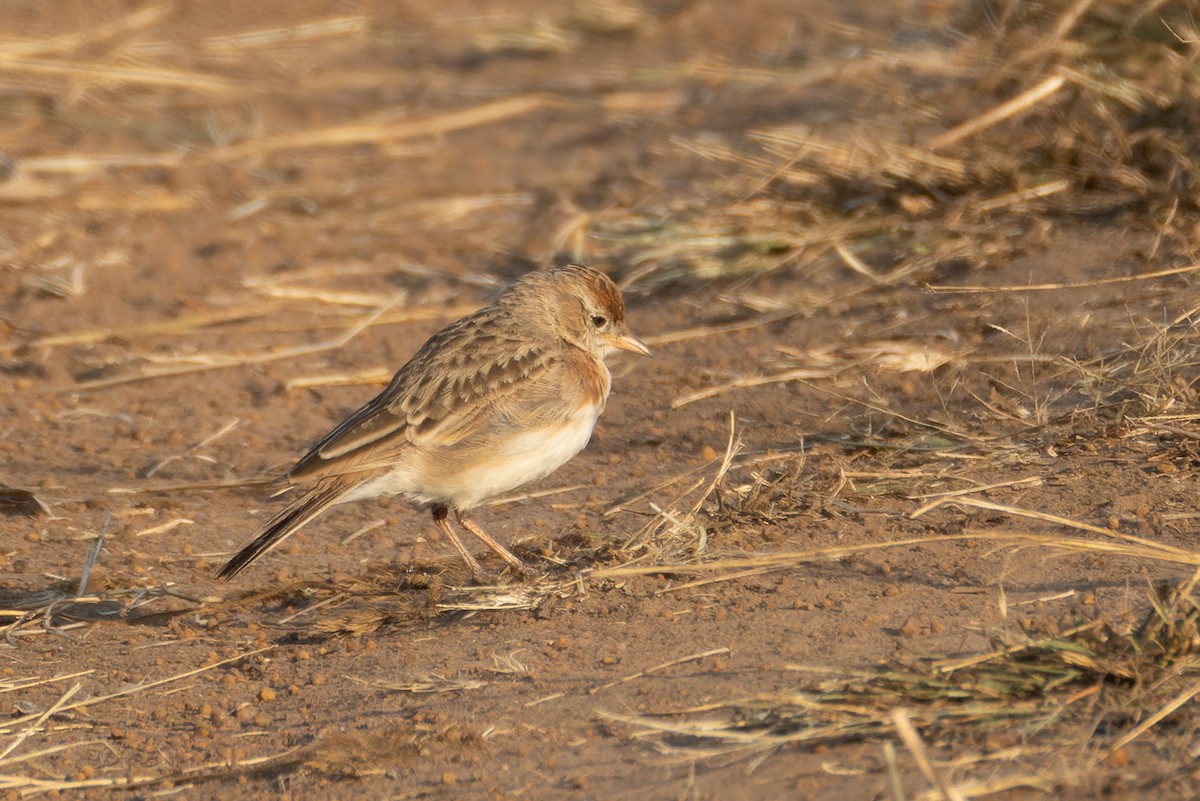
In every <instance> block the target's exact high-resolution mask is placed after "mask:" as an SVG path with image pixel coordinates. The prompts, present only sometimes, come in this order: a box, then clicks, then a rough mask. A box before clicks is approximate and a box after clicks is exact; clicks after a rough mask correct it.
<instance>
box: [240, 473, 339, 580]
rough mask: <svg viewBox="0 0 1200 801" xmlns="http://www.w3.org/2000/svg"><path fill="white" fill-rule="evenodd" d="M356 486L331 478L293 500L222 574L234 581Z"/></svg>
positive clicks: (337, 478) (243, 549) (264, 527)
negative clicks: (251, 565) (238, 575)
mask: <svg viewBox="0 0 1200 801" xmlns="http://www.w3.org/2000/svg"><path fill="white" fill-rule="evenodd" d="M351 487H353V484H347V483H346V482H345V481H342V480H340V478H339V477H332V478H327V479H325V480H324V481H322V482H320V483H319V484H317V486H315V487H314V488H313V489H311V490H309V491H308V492H306V493H305V494H304V496H303V497H301V498H299V499H297V500H295V501H293V502H292V503H291V504H289V505H288V507H287V508H286V509H284V510H283V511H282V512H280V513H279V514H277V515H275V516H274V517H272V518H271V519H270V520H269V521H268V522H267V524H266V525H265V526H263V527H262V530H261V531H259V533H258V534H257V535H255V537H254V539H252V540H251V541H250V542H248V543H247V544H246V545H245V546H244V547H243V548H242V549H241V550H240V551H238V552H237V554H236V555H235V556H234V557H233V558H232V559H230V560H229V561H228V562H226V563H225V567H223V568H221V572H220V573H218V574H217V575H219V576H220V577H221V578H223V579H231V578H233V577H234V576H236V575H237V574H238V573H241V572H242V571H243V570H244V569H245V568H246V567H247V566H248V565H249V564H250V563H251V562H253V561H254V560H255V559H257V558H258V557H260V556H262V555H263V554H265V553H266V552H267V551H269V550H271V549H272V548H274V547H275V546H276V545H278V544H279V543H281V542H283V541H284V540H285V539H287V538H288V537H290V536H291V535H292V534H294V533H295V532H297V531H299V530H300V529H301V528H302V527H303V526H304V525H306V524H307V523H308V521H310V520H312V519H313V518H314V517H316V516H317V515H319V514H321V512H324V511H325V510H326V509H328V508H329V507H330V506H332V505H333V504H335V503H337V501H338V499H339V498H341V497H342V496H343V495H345V494H346V492H347V491H348V490H349V489H350V488H351Z"/></svg>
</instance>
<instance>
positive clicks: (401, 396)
mask: <svg viewBox="0 0 1200 801" xmlns="http://www.w3.org/2000/svg"><path fill="white" fill-rule="evenodd" d="M616 349H622V350H629V351H633V352H635V353H641V354H644V355H649V354H650V350H649V349H648V348H647V347H646V345H645V344H644V343H643V342H642V341H641V340H640V339H638V338H637V337H635V336H634V335H633V334H631V333H629V330H628V329H627V328H626V327H625V304H624V302H623V301H622V300H621V292H620V290H618V289H617V287H616V285H615V284H613V282H612V281H611V280H609V278H608V277H607V276H605V275H604V274H603V273H601V272H599V271H598V270H594V269H592V268H590V267H581V266H578V265H570V266H567V267H559V268H557V269H554V270H550V271H548V272H544V273H530V274H529V275H526V276H525V277H523V278H522V279H521V280H519V281H517V282H516V283H515V284H513V285H512V286H511V287H509V288H508V289H507V290H505V292H504V293H503V294H501V295H500V297H499V298H498V299H497V300H496V302H495V303H493V304H492V305H490V306H486V307H484V308H482V309H480V310H479V311H477V312H475V313H474V314H472V315H469V316H467V317H464V318H463V319H461V320H459V321H458V322H456V323H452V324H451V325H449V326H447V327H446V328H443V329H442V330H441V331H439V332H438V333H436V334H434V335H433V336H432V337H431V338H430V339H429V341H428V342H426V343H425V344H424V345H423V346H422V347H421V349H420V350H419V351H417V353H416V355H414V356H413V357H412V359H410V360H409V361H408V363H407V364H405V365H404V366H403V367H401V368H400V371H399V372H397V373H396V375H395V376H394V377H393V378H392V381H391V383H390V384H388V386H387V389H385V390H384V391H383V392H381V393H380V394H379V395H378V396H376V397H375V398H374V399H373V400H372V401H370V402H369V403H367V404H366V405H365V406H363V407H362V408H361V409H359V410H358V411H356V412H354V413H353V414H352V415H350V416H349V417H348V418H346V420H345V421H344V422H343V423H342V424H341V425H339V426H338V427H337V428H335V429H333V430H332V431H330V432H329V433H328V434H327V435H326V436H325V437H324V438H323V439H322V440H321V441H320V442H318V443H317V444H316V445H314V446H313V448H312V450H310V451H309V452H308V453H306V454H305V455H304V457H303V458H301V459H300V461H298V462H296V464H295V466H294V467H292V469H291V470H290V471H289V472H288V474H287V475H286V476H285V477H284V478H282V479H280V481H279V482H278V485H277V486H278V492H277V493H276V494H283V493H287V492H292V491H295V490H300V489H303V487H305V486H306V487H307V489H304V494H303V495H301V496H300V497H298V498H297V499H296V500H294V501H293V502H292V503H291V505H289V506H288V507H287V508H286V509H284V510H283V511H281V512H280V513H279V514H277V515H275V516H274V517H273V518H271V519H270V520H269V521H268V522H267V523H266V525H264V526H263V527H262V529H261V530H260V531H259V532H258V533H257V534H255V536H254V538H253V539H252V540H251V541H250V542H249V543H248V544H247V545H246V546H245V547H243V548H242V550H240V551H239V552H238V553H237V555H236V556H234V557H233V558H232V559H230V560H229V562H228V564H226V565H225V567H223V568H221V573H220V575H221V577H222V578H232V577H233V576H236V575H237V574H238V573H240V572H241V571H242V570H243V569H244V568H245V567H246V566H247V565H249V564H250V563H251V562H253V561H254V560H255V559H257V558H258V557H260V556H262V555H263V554H264V553H266V552H267V551H269V550H271V549H272V548H274V547H275V546H276V545H278V544H279V543H281V542H282V541H283V540H284V539H286V538H287V537H288V536H290V535H291V534H292V533H294V532H295V531H297V530H299V529H300V528H301V527H302V526H304V525H305V524H307V523H308V522H309V521H310V520H312V519H313V518H314V517H316V516H317V515H319V514H321V513H322V512H323V511H325V510H326V509H327V508H329V507H330V506H333V505H334V504H338V503H348V502H350V501H361V500H364V499H367V498H377V497H380V496H386V495H400V496H403V497H404V498H407V499H408V500H410V501H413V502H415V503H418V504H425V505H428V507H429V508H430V510H431V511H432V512H433V522H434V524H436V525H437V527H438V528H439V529H441V531H442V532H443V533H444V534H445V535H446V537H447V538H448V539H449V540H450V543H451V544H452V545H453V546H454V548H455V550H456V551H458V555H459V556H460V557H462V560H463V561H464V562H465V563H466V565H467V567H468V568H470V570H471V574H472V575H473V576H475V577H477V578H478V577H481V576H482V575H483V570H482V568H481V567H480V566H479V563H478V562H477V561H475V558H474V557H473V556H472V555H471V553H470V551H468V550H467V547H466V546H465V545H464V544H463V542H462V540H461V539H459V538H458V535H457V534H455V533H454V530H453V529H452V528H451V527H450V523H449V521H448V520H447V515H448V513H449V511H450V510H451V509H453V510H454V513H455V516H456V517H457V518H458V522H459V524H460V525H461V526H462V527H463V528H465V529H466V530H467V531H469V532H471V533H472V534H474V535H475V536H476V537H478V538H479V539H480V540H482V541H483V542H484V543H485V544H486V545H487V546H488V547H490V548H491V549H492V550H493V551H495V552H496V553H497V554H498V555H499V556H500V557H501V558H502V559H503V560H504V561H505V562H507V563H508V564H509V565H511V566H512V567H513V568H514V569H517V570H522V569H523V568H524V564H523V563H522V562H521V560H520V559H518V558H517V557H516V556H515V555H514V554H512V553H511V552H510V551H509V550H508V549H507V548H505V547H504V546H503V545H501V544H500V543H499V542H497V541H496V540H494V539H493V538H492V537H491V536H490V535H488V534H487V532H485V531H484V530H483V529H482V528H480V527H479V525H478V524H477V523H475V522H474V521H473V520H472V519H471V518H470V517H468V513H469V512H470V511H471V510H472V509H474V508H476V507H477V506H479V505H480V504H482V503H483V502H485V501H487V500H489V499H490V498H494V497H496V496H497V495H501V494H503V493H506V492H509V491H511V490H513V489H516V488H517V487H519V486H521V485H522V484H526V483H528V482H530V481H536V480H537V479H539V478H543V477H544V476H547V475H549V474H550V473H552V472H554V471H555V470H557V469H558V468H559V467H561V466H562V465H563V464H565V463H566V462H567V460H569V459H570V458H571V457H572V456H574V455H575V454H577V453H579V451H581V450H582V449H583V446H584V445H586V444H587V442H588V439H590V438H591V435H592V429H593V427H595V425H596V418H598V417H599V416H600V412H601V411H603V410H604V402H605V400H606V399H607V398H608V392H609V389H610V387H611V384H612V377H611V375H610V374H609V372H608V368H607V367H606V366H605V364H604V357H605V356H608V355H609V354H611V353H613V352H614V351H615V350H616Z"/></svg>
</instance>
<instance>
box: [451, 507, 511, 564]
mask: <svg viewBox="0 0 1200 801" xmlns="http://www.w3.org/2000/svg"><path fill="white" fill-rule="evenodd" d="M454 516H455V517H457V518H458V524H459V525H460V526H462V527H463V528H465V529H466V530H467V531H469V532H471V533H472V534H474V535H475V536H476V537H478V538H479V539H481V540H482V541H483V544H484V545H486V546H487V547H489V548H491V549H492V550H493V551H495V552H496V555H497V556H499V557H500V558H501V559H503V560H504V561H505V562H508V564H509V566H510V567H512V568H513V569H514V570H516V571H517V572H518V573H524V572H526V571H527V570H528V569H529V568H528V566H527V565H526V564H525V563H524V562H522V561H521V560H520V559H519V558H518V557H517V555H516V554H514V553H513V552H512V551H510V550H508V549H507V548H505V547H504V546H503V545H501V544H500V543H498V542H496V540H494V539H492V535H490V534H488V533H487V532H486V531H484V530H483V529H482V528H480V527H479V524H478V523H476V522H475V521H474V520H472V519H471V518H469V517H467V515H466V513H465V512H461V511H459V510H457V509H455V510H454Z"/></svg>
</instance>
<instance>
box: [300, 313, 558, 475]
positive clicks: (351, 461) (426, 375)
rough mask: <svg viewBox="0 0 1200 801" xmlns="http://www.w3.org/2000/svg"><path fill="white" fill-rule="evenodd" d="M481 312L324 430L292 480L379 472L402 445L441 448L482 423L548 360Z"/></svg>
mask: <svg viewBox="0 0 1200 801" xmlns="http://www.w3.org/2000/svg"><path fill="white" fill-rule="evenodd" d="M494 314H495V309H494V308H490V307H489V308H486V309H482V310H480V311H479V312H477V313H476V314H474V315H472V316H470V317H467V318H464V319H462V320H459V321H458V322H457V323H454V324H452V325H450V326H448V327H446V328H444V329H442V330H441V331H439V332H438V333H437V334H435V335H434V336H433V337H432V338H431V339H430V340H429V341H428V342H426V343H425V345H424V346H422V347H421V349H420V350H419V351H417V353H416V354H415V355H414V356H413V357H412V359H410V360H409V361H408V363H407V364H405V365H404V366H403V367H402V368H400V371H399V372H397V373H396V375H395V376H394V377H393V378H392V381H391V383H390V384H388V387H387V388H386V389H385V390H384V391H383V392H381V393H380V394H379V395H377V396H376V397H375V398H374V399H372V400H371V401H370V402H369V403H367V404H366V405H365V406H363V407H362V408H361V409H359V410H358V411H356V412H354V413H353V414H351V415H350V416H349V417H348V418H346V420H344V421H343V422H342V423H341V424H340V425H339V426H337V428H335V429H333V430H332V431H330V432H329V433H328V434H327V435H326V436H325V437H324V438H323V439H322V440H321V441H320V442H318V443H317V444H316V445H314V446H313V448H312V449H311V450H310V451H309V452H308V453H307V454H305V455H304V457H303V458H301V459H300V461H298V462H297V463H296V465H295V466H294V467H293V468H292V469H291V471H290V472H289V473H288V478H290V479H300V478H306V477H309V476H314V475H326V474H331V473H341V472H349V471H353V472H358V471H360V470H372V469H377V468H379V467H385V466H387V464H388V463H389V462H390V461H392V460H394V459H395V458H396V457H397V454H398V453H399V452H400V451H401V450H402V449H403V448H404V447H406V446H408V445H417V446H420V445H421V444H424V443H427V442H431V441H436V442H437V443H438V444H446V443H452V442H454V441H457V440H458V439H460V438H462V437H464V436H467V435H468V434H469V433H470V432H471V431H473V430H476V429H478V428H479V427H480V426H481V425H486V422H487V420H486V419H485V418H491V417H493V416H494V415H495V414H496V413H497V411H496V410H497V408H498V407H499V406H503V405H504V402H505V399H506V398H508V396H510V395H512V394H513V393H514V392H516V391H518V390H519V389H520V388H521V387H523V386H527V385H528V384H529V383H530V382H534V383H536V382H537V381H538V380H539V379H540V378H542V377H543V375H544V374H545V373H546V371H548V370H549V369H551V367H552V366H553V364H554V360H553V358H552V357H551V354H550V353H549V352H547V351H546V350H544V349H543V348H537V347H535V346H534V345H533V343H532V342H530V341H529V340H528V339H527V338H525V337H524V336H522V335H521V333H520V332H519V331H512V330H509V329H511V328H512V326H498V325H496V322H497V320H496V319H495V317H494Z"/></svg>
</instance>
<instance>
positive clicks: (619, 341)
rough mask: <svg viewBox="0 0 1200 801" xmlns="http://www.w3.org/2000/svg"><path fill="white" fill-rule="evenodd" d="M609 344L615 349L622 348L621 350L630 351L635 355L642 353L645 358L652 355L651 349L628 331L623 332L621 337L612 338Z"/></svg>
mask: <svg viewBox="0 0 1200 801" xmlns="http://www.w3.org/2000/svg"><path fill="white" fill-rule="evenodd" d="M608 344H610V345H612V346H613V347H614V348H620V349H621V350H629V351H633V352H634V353H640V354H642V355H643V356H650V355H651V353H650V349H649V348H648V347H646V343H645V342H643V341H642V340H640V339H638V338H637V337H635V336H634V335H633V334H631V333H629V332H628V331H623V332H622V333H621V335H620V336H615V337H610V338H609V340H608Z"/></svg>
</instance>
